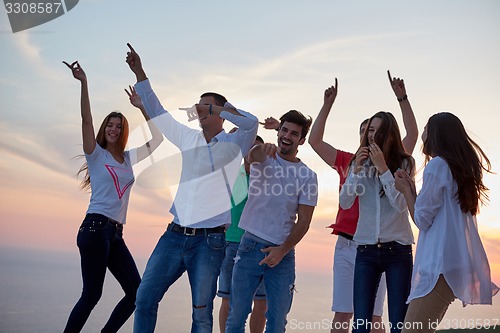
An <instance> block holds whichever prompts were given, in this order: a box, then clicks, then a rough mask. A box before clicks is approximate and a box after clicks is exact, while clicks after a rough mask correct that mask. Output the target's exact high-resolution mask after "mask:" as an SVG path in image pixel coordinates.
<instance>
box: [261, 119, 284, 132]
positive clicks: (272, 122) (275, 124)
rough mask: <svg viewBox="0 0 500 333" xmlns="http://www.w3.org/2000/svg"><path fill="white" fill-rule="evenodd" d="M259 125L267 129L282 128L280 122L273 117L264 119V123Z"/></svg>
mask: <svg viewBox="0 0 500 333" xmlns="http://www.w3.org/2000/svg"><path fill="white" fill-rule="evenodd" d="M259 124H261V125H264V128H265V129H274V130H277V129H278V128H279V127H280V122H279V120H277V119H274V118H273V117H268V118H266V119H264V122H259Z"/></svg>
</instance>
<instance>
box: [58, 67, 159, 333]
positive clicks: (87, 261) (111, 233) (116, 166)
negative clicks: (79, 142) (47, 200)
mask: <svg viewBox="0 0 500 333" xmlns="http://www.w3.org/2000/svg"><path fill="white" fill-rule="evenodd" d="M64 63H65V64H66V65H67V66H68V67H69V68H70V69H71V71H72V72H73V76H74V77H75V79H77V80H78V81H80V82H81V115H82V136H83V152H84V153H85V159H86V163H84V165H83V166H82V168H81V169H80V171H79V173H80V172H85V178H84V179H83V181H82V188H83V189H91V192H92V194H91V197H90V204H89V207H88V210H87V214H86V216H85V219H84V220H83V222H82V224H81V226H80V229H79V231H78V236H77V245H78V249H79V251H80V258H81V269H82V279H83V290H82V294H81V297H80V299H79V300H78V302H77V303H76V305H75V306H74V308H73V310H72V311H71V314H70V316H69V318H68V322H67V324H66V327H65V329H64V332H65V333H69V332H80V331H81V329H82V328H83V325H84V324H85V322H86V321H87V319H88V317H89V316H90V313H91V311H92V309H93V308H94V306H95V305H96V304H97V302H98V301H99V299H100V297H101V294H102V287H103V284H104V277H105V275H106V270H107V269H109V270H110V272H111V273H112V274H113V275H114V277H115V278H116V279H117V280H118V282H119V283H120V285H121V287H122V289H123V291H124V292H125V296H124V297H123V298H122V299H121V300H120V302H119V303H118V304H117V305H116V307H115V309H114V310H113V312H112V314H111V316H110V318H109V320H108V322H107V323H106V324H105V326H104V328H103V329H102V331H101V332H117V331H118V330H119V329H120V327H121V326H122V325H123V324H124V323H125V322H126V321H127V319H128V318H129V317H130V315H131V314H132V313H133V312H134V309H135V295H136V292H137V288H138V287H139V283H140V282H141V277H140V275H139V272H138V270H137V267H136V265H135V262H134V259H133V258H132V255H131V254H130V252H129V250H128V248H127V246H126V245H125V242H124V240H123V238H122V234H123V225H124V224H125V222H126V216H127V207H128V199H129V195H130V188H131V186H132V184H133V182H134V174H133V171H132V165H133V164H134V163H136V162H138V161H140V160H142V159H144V158H146V157H147V156H148V155H149V154H150V153H151V152H152V151H153V150H154V149H156V147H158V145H159V144H160V143H161V142H162V140H163V136H162V134H161V133H160V132H159V131H158V129H156V127H155V126H154V125H150V126H149V129H150V131H151V134H152V139H151V140H150V141H149V142H147V143H146V144H145V145H143V146H142V147H139V148H136V149H132V150H128V151H126V150H125V146H126V144H127V139H128V122H127V119H126V118H125V116H123V115H122V114H121V113H119V112H111V113H110V114H109V115H108V116H106V118H104V121H103V122H102V124H101V127H100V128H99V131H98V133H97V136H95V135H94V127H93V124H92V114H91V111H90V99H89V94H88V86H87V76H86V75H85V72H84V71H83V69H82V68H81V67H80V65H79V64H78V62H76V61H75V62H74V63H73V64H71V65H69V64H68V63H66V62H64ZM130 89H131V91H130V93H129V92H128V91H127V94H128V95H129V97H130V102H131V103H132V105H134V106H135V107H137V108H139V109H140V110H141V111H142V114H143V115H144V117H145V118H146V120H149V117H148V116H147V114H146V112H145V110H144V107H143V106H142V102H141V99H140V97H139V96H137V94H136V93H135V91H134V90H133V89H132V88H130ZM150 123H151V122H148V124H150Z"/></svg>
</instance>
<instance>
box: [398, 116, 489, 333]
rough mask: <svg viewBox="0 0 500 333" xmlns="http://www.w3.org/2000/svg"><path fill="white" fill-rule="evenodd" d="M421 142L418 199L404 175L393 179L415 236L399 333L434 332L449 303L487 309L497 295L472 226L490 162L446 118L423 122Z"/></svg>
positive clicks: (458, 123)
mask: <svg viewBox="0 0 500 333" xmlns="http://www.w3.org/2000/svg"><path fill="white" fill-rule="evenodd" d="M422 141H423V153H424V154H425V161H426V164H427V165H426V167H425V170H424V178H423V185H422V189H421V191H420V193H419V195H418V196H417V195H416V191H415V183H414V181H413V180H412V179H410V177H408V175H407V174H406V173H404V172H402V171H398V172H397V173H396V188H397V189H398V190H399V191H401V192H402V193H403V194H404V196H405V198H406V201H407V202H408V208H409V211H410V214H411V217H412V218H413V221H414V222H415V224H416V226H417V227H418V228H419V230H420V233H419V236H418V244H417V250H416V254H415V264H414V269H413V276H412V285H411V293H410V296H409V297H408V302H409V303H410V305H409V308H408V312H407V314H406V318H405V329H404V330H403V332H434V331H435V330H436V328H437V326H438V323H439V322H440V321H441V319H442V318H443V316H444V314H445V313H446V310H447V309H448V306H449V305H450V304H451V302H453V300H454V299H455V298H458V299H460V300H461V301H462V302H463V304H464V305H466V304H491V298H492V296H493V295H494V294H495V293H496V292H498V288H497V287H496V286H495V285H494V284H492V282H491V277H490V267H489V264H488V259H487V257H486V253H485V251H484V248H483V245H482V243H481V239H480V238H479V233H478V230H477V222H476V214H477V213H478V212H479V206H480V203H484V201H485V200H487V199H488V196H487V194H486V192H487V191H488V188H487V187H486V186H485V185H484V184H483V171H486V172H490V168H491V165H490V161H489V160H488V158H487V157H486V155H485V154H484V152H483V151H482V150H481V148H480V147H479V146H478V145H477V144H476V143H475V142H474V141H473V140H472V139H471V138H470V137H469V136H468V135H467V133H466V131H465V128H464V126H463V125H462V122H461V121H460V119H458V118H457V117H456V116H455V115H453V114H451V113H448V112H442V113H438V114H435V115H433V116H432V117H430V118H429V121H428V123H427V125H426V126H425V129H424V132H423V133H422Z"/></svg>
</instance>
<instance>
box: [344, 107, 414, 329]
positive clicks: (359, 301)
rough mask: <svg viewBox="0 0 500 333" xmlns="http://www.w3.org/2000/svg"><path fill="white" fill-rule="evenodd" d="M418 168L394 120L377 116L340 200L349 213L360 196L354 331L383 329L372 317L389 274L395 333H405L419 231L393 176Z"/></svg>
mask: <svg viewBox="0 0 500 333" xmlns="http://www.w3.org/2000/svg"><path fill="white" fill-rule="evenodd" d="M414 164H415V163H414V160H413V158H412V157H411V156H410V155H409V154H408V153H406V151H405V149H404V147H403V145H402V143H401V135H400V132H399V127H398V124H397V122H396V119H395V118H394V116H393V115H392V114H391V113H389V112H382V111H381V112H377V113H376V114H375V115H374V116H373V117H371V118H370V120H369V121H368V125H367V129H366V130H365V134H364V135H363V139H362V140H361V145H360V147H359V149H358V151H357V152H356V155H355V156H354V157H353V159H352V161H351V164H350V168H349V175H348V176H347V179H346V181H345V183H344V185H343V186H342V190H341V192H340V197H339V203H340V206H341V207H342V208H343V209H349V208H350V207H351V206H352V205H353V203H354V201H355V199H356V197H358V198H359V218H358V226H357V228H356V232H355V234H354V241H355V242H356V243H357V244H358V247H357V252H356V261H355V265H354V296H353V297H354V322H353V324H354V327H353V332H369V331H370V329H372V328H377V327H373V324H374V323H372V322H371V319H372V316H373V310H374V304H375V296H376V293H377V289H378V286H379V283H380V278H381V275H382V273H383V272H385V276H386V282H387V296H388V302H387V304H388V312H389V321H390V323H391V332H400V331H401V329H400V328H398V327H399V326H400V325H399V326H398V323H402V322H403V320H404V317H405V314H406V308H407V305H406V299H407V298H408V294H409V292H410V281H411V270H412V261H413V258H412V247H411V245H412V244H413V233H412V231H411V226H410V222H409V220H408V208H407V204H406V201H405V199H404V197H403V195H402V194H401V193H400V192H399V191H397V190H396V188H395V182H394V176H393V175H394V173H395V172H396V171H397V170H398V169H403V170H406V171H407V172H408V173H409V174H410V175H413V174H414Z"/></svg>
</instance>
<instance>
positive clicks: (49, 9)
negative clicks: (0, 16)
mask: <svg viewBox="0 0 500 333" xmlns="http://www.w3.org/2000/svg"><path fill="white" fill-rule="evenodd" d="M78 1H79V0H52V1H50V0H45V1H40V0H31V1H28V0H24V1H23V0H4V1H3V2H4V5H5V10H6V11H7V16H8V17H9V22H10V27H11V28H12V32H13V33H16V32H19V31H23V30H26V29H30V28H33V27H36V26H38V25H41V24H44V23H47V22H49V21H52V20H53V19H56V18H58V17H59V16H62V15H64V14H65V13H67V12H69V11H70V10H71V9H73V8H74V7H75V6H76V5H77V4H78Z"/></svg>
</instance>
